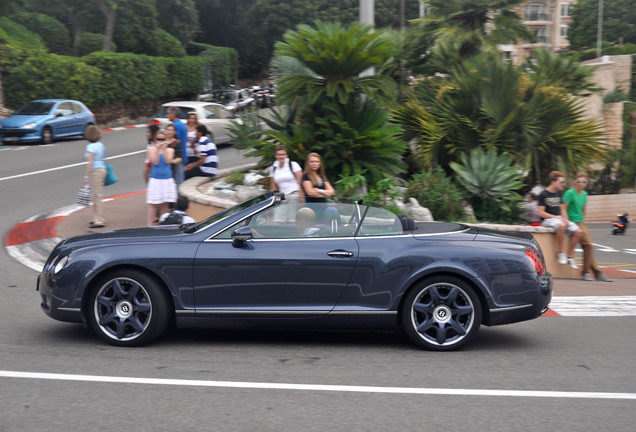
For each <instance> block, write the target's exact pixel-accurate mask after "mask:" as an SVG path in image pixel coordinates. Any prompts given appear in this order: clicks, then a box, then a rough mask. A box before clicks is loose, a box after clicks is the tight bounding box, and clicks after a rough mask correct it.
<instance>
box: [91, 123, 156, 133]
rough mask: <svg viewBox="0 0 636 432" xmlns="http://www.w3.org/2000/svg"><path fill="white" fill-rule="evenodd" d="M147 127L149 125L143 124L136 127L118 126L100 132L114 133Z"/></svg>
mask: <svg viewBox="0 0 636 432" xmlns="http://www.w3.org/2000/svg"><path fill="white" fill-rule="evenodd" d="M148 125H149V123H144V124H138V125H132V126H120V127H114V128H106V129H102V132H116V131H123V130H127V129H137V128H144V127H147V126H148Z"/></svg>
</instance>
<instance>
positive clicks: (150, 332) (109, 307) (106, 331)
mask: <svg viewBox="0 0 636 432" xmlns="http://www.w3.org/2000/svg"><path fill="white" fill-rule="evenodd" d="M87 308H88V310H87V313H86V315H87V317H88V322H89V323H90V326H91V328H92V329H93V330H94V331H95V333H97V335H98V336H99V337H100V338H102V339H103V340H104V341H106V342H108V343H109V344H111V345H116V346H127V347H132V346H140V345H143V344H146V343H148V342H150V341H152V340H153V339H155V338H157V337H159V336H160V335H161V334H162V333H163V332H164V331H165V329H166V327H167V326H168V323H169V322H170V316H171V314H170V311H169V301H168V300H167V298H166V294H165V293H164V291H163V289H162V288H161V286H159V284H158V283H157V281H156V280H155V279H154V278H152V277H151V276H149V275H147V274H146V273H143V272H141V271H139V270H117V271H114V272H111V273H109V274H107V275H105V276H103V277H102V278H100V279H99V280H98V281H97V283H96V284H95V285H94V289H92V290H91V293H90V297H89V299H88V304H87Z"/></svg>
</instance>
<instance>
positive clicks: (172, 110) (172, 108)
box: [166, 106, 181, 118]
mask: <svg viewBox="0 0 636 432" xmlns="http://www.w3.org/2000/svg"><path fill="white" fill-rule="evenodd" d="M166 112H167V113H172V114H174V115H175V116H177V118H180V117H181V110H180V109H179V107H176V106H169V107H168V108H167V109H166Z"/></svg>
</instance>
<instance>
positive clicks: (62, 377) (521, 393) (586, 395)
mask: <svg viewBox="0 0 636 432" xmlns="http://www.w3.org/2000/svg"><path fill="white" fill-rule="evenodd" d="M0 377H4V378H26V379H45V380H58V381H82V382H100V383H120V384H144V385H170V386H188V387H224V388H243V389H261V390H262V389H265V390H300V391H332V392H353V393H394V394H419V395H446V396H504V397H536V398H560V399H628V400H636V393H609V392H571V391H538V390H536V391H535V390H491V389H452V388H422V387H419V388H418V387H378V386H347V385H326V384H286V383H266V382H241V381H203V380H186V379H166V378H135V377H116V376H98V375H72V374H54V373H41V372H18V371H0Z"/></svg>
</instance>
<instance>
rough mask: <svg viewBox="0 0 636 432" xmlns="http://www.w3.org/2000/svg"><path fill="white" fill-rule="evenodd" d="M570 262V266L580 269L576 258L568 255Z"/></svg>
mask: <svg viewBox="0 0 636 432" xmlns="http://www.w3.org/2000/svg"><path fill="white" fill-rule="evenodd" d="M568 264H569V265H570V267H572V268H573V269H574V270H578V269H579V266H577V265H576V260H575V259H574V258H570V257H568Z"/></svg>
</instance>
